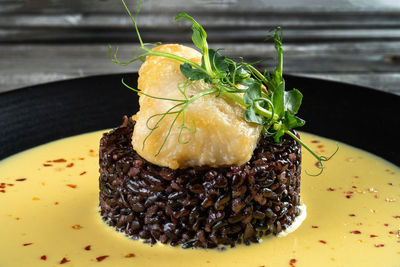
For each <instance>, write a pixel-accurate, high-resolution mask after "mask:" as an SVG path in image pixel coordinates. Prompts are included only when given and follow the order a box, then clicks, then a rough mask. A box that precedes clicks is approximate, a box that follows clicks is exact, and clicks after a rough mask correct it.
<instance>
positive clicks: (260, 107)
mask: <svg viewBox="0 0 400 267" xmlns="http://www.w3.org/2000/svg"><path fill="white" fill-rule="evenodd" d="M121 1H122V3H123V5H124V7H125V10H126V12H127V13H128V15H129V17H130V18H131V20H132V22H133V24H134V27H135V30H136V34H137V36H138V39H139V42H140V47H138V48H137V49H135V51H134V55H133V59H131V60H130V61H127V62H120V61H119V60H118V59H117V53H118V48H117V49H115V51H114V53H112V47H111V46H110V47H109V48H110V53H109V55H110V59H111V60H112V61H113V62H114V63H117V64H119V65H123V66H125V65H128V64H130V63H132V62H135V61H138V60H140V61H144V60H145V58H146V56H149V55H153V56H161V57H166V58H170V59H174V60H176V61H178V62H181V63H182V64H181V65H180V70H181V72H182V74H183V75H184V76H185V77H186V78H187V79H188V80H187V81H186V82H185V83H183V84H179V85H178V89H179V91H180V92H181V93H182V95H183V97H184V99H170V98H163V97H156V96H152V95H148V94H146V93H144V92H142V91H140V90H138V89H135V88H132V87H131V86H129V85H128V84H126V83H125V82H124V81H123V80H122V83H123V84H124V85H125V86H126V87H127V88H129V89H131V90H133V91H135V92H137V93H138V94H142V95H144V96H147V97H151V98H154V99H159V100H165V101H172V102H176V103H177V104H175V105H174V106H173V107H171V108H170V109H169V110H167V111H166V112H164V113H158V114H154V115H153V116H151V117H150V118H148V120H147V128H148V129H149V130H150V132H149V134H148V135H147V136H146V138H145V139H144V141H143V146H144V145H145V142H146V140H147V138H148V137H149V136H150V135H151V134H152V133H153V131H154V130H155V129H156V128H157V127H158V125H159V123H160V122H161V121H162V120H163V119H164V118H165V117H166V116H168V115H173V116H174V119H173V121H172V123H171V125H170V127H169V129H168V132H167V135H166V136H165V138H164V140H163V142H162V144H161V146H160V148H159V150H158V152H157V154H156V156H157V155H158V154H159V153H160V152H161V150H162V148H163V147H164V145H165V143H166V141H167V139H168V137H169V136H170V133H171V130H172V129H173V127H174V125H175V124H176V122H177V120H178V118H179V117H181V118H182V123H181V124H180V125H179V126H178V128H179V129H180V133H179V136H178V141H179V142H180V143H182V144H186V143H188V142H189V141H190V140H186V141H182V140H181V134H182V132H183V131H184V130H186V131H189V132H192V133H194V132H195V131H196V127H195V123H194V129H190V128H189V127H188V126H187V125H186V124H185V111H186V108H187V107H188V106H189V105H190V104H191V103H193V102H194V101H196V100H197V99H199V98H201V97H203V96H205V95H215V96H216V97H220V96H225V97H228V98H230V99H232V100H233V101H235V102H236V103H238V104H239V105H241V106H242V107H243V108H244V112H243V116H244V119H245V120H246V121H247V122H249V123H255V124H258V125H260V126H262V134H264V135H268V136H271V137H273V139H274V141H275V142H278V143H279V142H281V138H282V136H283V135H284V134H288V135H289V136H291V137H292V138H293V139H295V140H296V141H297V142H298V143H300V144H301V145H302V146H303V147H304V148H306V149H307V150H308V151H309V152H310V153H311V154H312V155H313V156H314V157H315V158H316V159H317V161H318V164H317V167H318V168H320V172H319V173H317V174H315V175H319V174H321V173H322V170H323V164H322V162H324V161H327V160H329V159H330V158H331V157H332V156H333V155H334V154H335V153H336V152H337V150H338V149H336V151H335V152H334V153H333V154H332V155H331V156H330V157H325V156H319V155H317V154H316V153H315V152H314V151H313V150H312V149H311V148H310V147H309V146H308V145H306V144H305V143H304V142H303V141H302V140H300V139H299V138H298V137H297V136H296V135H295V134H294V133H293V132H291V131H290V130H292V129H294V128H296V127H301V126H303V125H304V124H305V121H304V120H303V119H301V118H299V117H298V116H296V114H297V112H298V111H299V108H300V105H301V102H302V98H303V95H302V94H301V92H300V91H299V90H297V89H292V90H290V91H286V90H285V80H284V79H283V54H284V50H283V47H282V29H281V28H279V27H278V28H276V29H275V31H274V32H273V34H272V35H270V36H269V37H270V38H271V39H272V40H273V41H274V44H275V50H276V52H277V54H278V66H277V67H276V68H275V69H274V70H273V72H271V73H270V72H268V71H267V70H266V71H265V72H264V73H261V72H259V71H258V70H257V69H256V68H255V67H254V66H253V65H254V64H255V63H257V62H255V63H246V62H244V61H243V58H230V57H225V56H223V55H222V54H221V53H220V52H219V50H214V49H211V48H209V47H208V43H207V33H206V31H205V30H204V29H203V27H202V26H201V25H200V24H199V23H198V22H197V21H196V20H194V19H193V18H192V17H191V16H190V15H188V14H186V13H179V14H178V15H177V16H176V17H175V19H174V20H175V21H176V22H180V21H181V20H182V19H184V20H188V21H190V22H191V23H192V30H193V34H192V41H193V43H194V45H196V46H197V47H198V48H199V49H200V50H201V53H202V59H201V62H202V63H201V65H199V64H196V63H194V62H192V61H190V60H188V59H185V58H183V57H180V56H177V55H174V54H170V53H167V52H160V51H154V50H151V49H150V48H148V46H155V45H159V44H160V43H143V41H142V38H141V36H140V33H139V29H138V26H137V16H138V14H139V11H140V4H141V1H140V0H139V4H138V8H137V11H136V13H135V15H134V16H132V14H131V12H130V11H129V8H128V7H127V6H126V4H125V2H124V0H121ZM139 50H143V51H144V53H142V54H140V55H138V56H137V55H136V53H137V51H139ZM199 80H203V81H204V82H205V83H208V84H211V85H213V86H212V88H211V89H209V90H205V91H201V92H199V93H197V94H195V95H193V96H190V97H188V96H187V94H186V88H187V86H189V85H191V84H193V82H194V81H199ZM152 119H156V123H155V124H154V126H150V125H149V122H150V120H152Z"/></svg>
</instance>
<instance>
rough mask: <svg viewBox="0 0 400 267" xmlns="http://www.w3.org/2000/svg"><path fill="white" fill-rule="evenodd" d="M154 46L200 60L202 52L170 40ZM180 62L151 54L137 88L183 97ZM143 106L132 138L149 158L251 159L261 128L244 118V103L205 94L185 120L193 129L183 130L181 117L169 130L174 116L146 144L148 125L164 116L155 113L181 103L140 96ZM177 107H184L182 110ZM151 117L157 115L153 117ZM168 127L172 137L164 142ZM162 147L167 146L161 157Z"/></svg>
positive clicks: (216, 163) (219, 163)
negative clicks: (172, 42) (239, 103)
mask: <svg viewBox="0 0 400 267" xmlns="http://www.w3.org/2000/svg"><path fill="white" fill-rule="evenodd" d="M153 50H156V51H163V52H169V53H172V54H176V55H179V56H181V57H184V58H186V59H189V60H191V61H193V62H195V63H197V64H200V63H201V54H200V53H199V52H198V51H196V50H194V49H192V48H190V47H186V46H182V45H177V44H166V45H161V46H158V47H155V48H154V49H153ZM181 64H182V63H180V62H178V61H175V60H172V59H169V58H165V57H161V56H148V57H147V58H146V61H145V62H144V63H143V65H142V66H141V68H140V70H139V80H138V89H139V90H141V91H142V92H144V93H146V94H148V95H152V96H156V97H163V98H171V99H184V96H183V95H182V93H181V92H180V90H179V88H178V86H182V85H183V84H184V83H185V82H186V81H187V79H186V77H185V76H184V75H183V74H182V73H181V71H180V69H179V66H180V65H181ZM211 88H212V85H210V84H207V83H205V82H204V81H195V82H192V83H191V84H190V85H188V86H187V87H186V93H187V96H188V97H190V96H193V95H195V94H196V93H198V92H201V91H204V90H208V89H211ZM139 95H140V94H139ZM139 104H140V110H139V112H138V113H136V115H134V116H133V118H134V120H136V125H135V128H134V132H133V136H132V145H133V148H134V149H135V150H136V152H137V153H138V154H139V155H140V156H142V157H143V158H144V159H146V160H147V161H149V162H152V163H154V164H156V165H159V166H165V167H169V168H171V169H177V168H186V167H192V166H210V167H224V166H230V165H242V164H244V163H246V162H247V161H249V160H250V158H251V156H252V154H253V150H254V149H255V147H256V144H257V142H258V138H259V135H260V131H261V127H259V126H257V125H255V124H250V123H248V122H246V121H245V120H244V118H243V108H242V107H241V106H239V105H237V104H236V103H234V102H233V101H231V100H230V99H227V98H225V97H216V96H215V94H214V95H206V96H203V97H201V98H199V99H198V100H196V101H195V102H193V103H191V104H190V105H188V107H187V109H186V113H185V124H186V126H187V127H188V128H189V130H187V129H185V130H183V131H182V132H181V130H180V128H179V125H181V124H182V119H183V118H182V115H181V116H179V117H178V118H177V119H176V122H175V124H174V126H173V127H172V128H171V130H170V126H171V124H172V123H173V121H174V119H175V116H176V114H170V115H167V116H165V117H164V118H163V119H162V120H161V121H160V122H159V123H158V125H157V128H156V129H155V130H154V131H153V133H152V134H151V135H150V136H149V137H148V138H147V139H146V141H145V142H144V140H145V138H146V136H148V134H149V133H150V129H149V128H148V126H149V127H154V126H155V125H156V123H157V121H158V120H159V119H160V118H161V116H154V115H156V114H162V113H165V112H167V111H168V110H169V109H171V108H172V107H173V106H174V105H176V104H178V102H173V101H167V100H159V99H154V98H150V97H146V96H144V95H140V97H139ZM174 111H179V108H177V109H174ZM151 116H154V117H153V118H152V119H150V120H148V119H149V118H150V117H151ZM169 131H170V134H169V137H168V139H167V140H166V142H165V144H164V145H163V142H164V140H165V137H166V136H167V135H168V132H169ZM180 132H181V134H180ZM161 146H163V147H162V150H161V152H160V153H159V154H158V155H157V153H158V151H159V149H160V147H161Z"/></svg>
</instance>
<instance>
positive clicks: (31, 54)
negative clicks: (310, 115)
mask: <svg viewBox="0 0 400 267" xmlns="http://www.w3.org/2000/svg"><path fill="white" fill-rule="evenodd" d="M126 3H127V5H128V6H129V8H130V9H131V10H136V7H137V3H138V1H137V0H126ZM179 12H188V13H190V14H191V15H192V16H193V17H195V18H196V20H197V21H199V22H200V23H201V24H202V25H203V27H204V28H205V29H206V31H207V33H208V41H209V43H210V47H211V48H225V51H224V54H225V55H229V56H243V57H244V58H245V60H246V61H248V62H252V61H256V60H259V59H261V58H266V57H271V56H275V52H274V47H273V45H272V42H271V41H268V40H267V41H266V37H267V36H268V34H269V31H270V30H271V29H273V28H274V27H276V26H282V28H283V35H284V49H285V51H286V54H285V61H284V72H285V73H287V74H293V75H302V76H308V77H317V78H323V79H330V80H336V81H341V82H346V83H352V84H358V85H362V86H368V87H372V88H376V89H379V90H382V91H387V92H392V93H395V94H398V95H400V1H399V0H298V1H293V0H274V1H262V0H248V1H239V0H219V1H218V0H198V1H195V0H169V1H156V0H143V2H142V9H141V13H140V16H139V20H138V22H139V27H140V31H141V35H142V38H143V40H144V42H155V41H161V42H163V43H181V44H188V45H191V38H190V36H191V29H190V28H189V27H187V25H186V24H184V25H178V24H176V23H174V22H173V18H174V16H175V15H176V14H178V13H179ZM109 44H111V45H113V46H119V58H120V59H121V60H129V59H130V57H131V55H132V53H133V50H134V49H135V48H136V47H137V46H138V42H137V37H136V34H135V32H134V28H133V25H132V22H131V21H130V19H129V17H128V16H127V15H126V13H125V11H124V8H123V5H122V3H121V2H120V1H119V0H0V92H5V91H9V90H13V89H17V88H21V87H24V86H30V85H36V84H40V83H46V82H50V81H58V80H63V79H70V78H77V77H82V76H89V75H98V74H108V73H121V72H135V71H137V70H138V68H139V66H140V64H139V63H134V64H131V65H129V66H127V67H121V66H118V65H116V64H114V63H112V62H110V61H109V59H108V45H109ZM275 63H276V62H275V61H274V60H269V61H264V62H262V63H261V64H259V65H260V66H259V67H261V68H271V67H272V66H274V64H275Z"/></svg>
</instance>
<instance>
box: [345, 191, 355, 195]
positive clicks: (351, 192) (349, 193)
mask: <svg viewBox="0 0 400 267" xmlns="http://www.w3.org/2000/svg"><path fill="white" fill-rule="evenodd" d="M344 193H345V194H346V195H351V194H353V193H354V192H353V191H346V192H344Z"/></svg>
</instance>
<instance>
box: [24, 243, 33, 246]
mask: <svg viewBox="0 0 400 267" xmlns="http://www.w3.org/2000/svg"><path fill="white" fill-rule="evenodd" d="M32 244H33V243H24V244H22V245H23V246H24V247H26V246H30V245H32Z"/></svg>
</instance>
